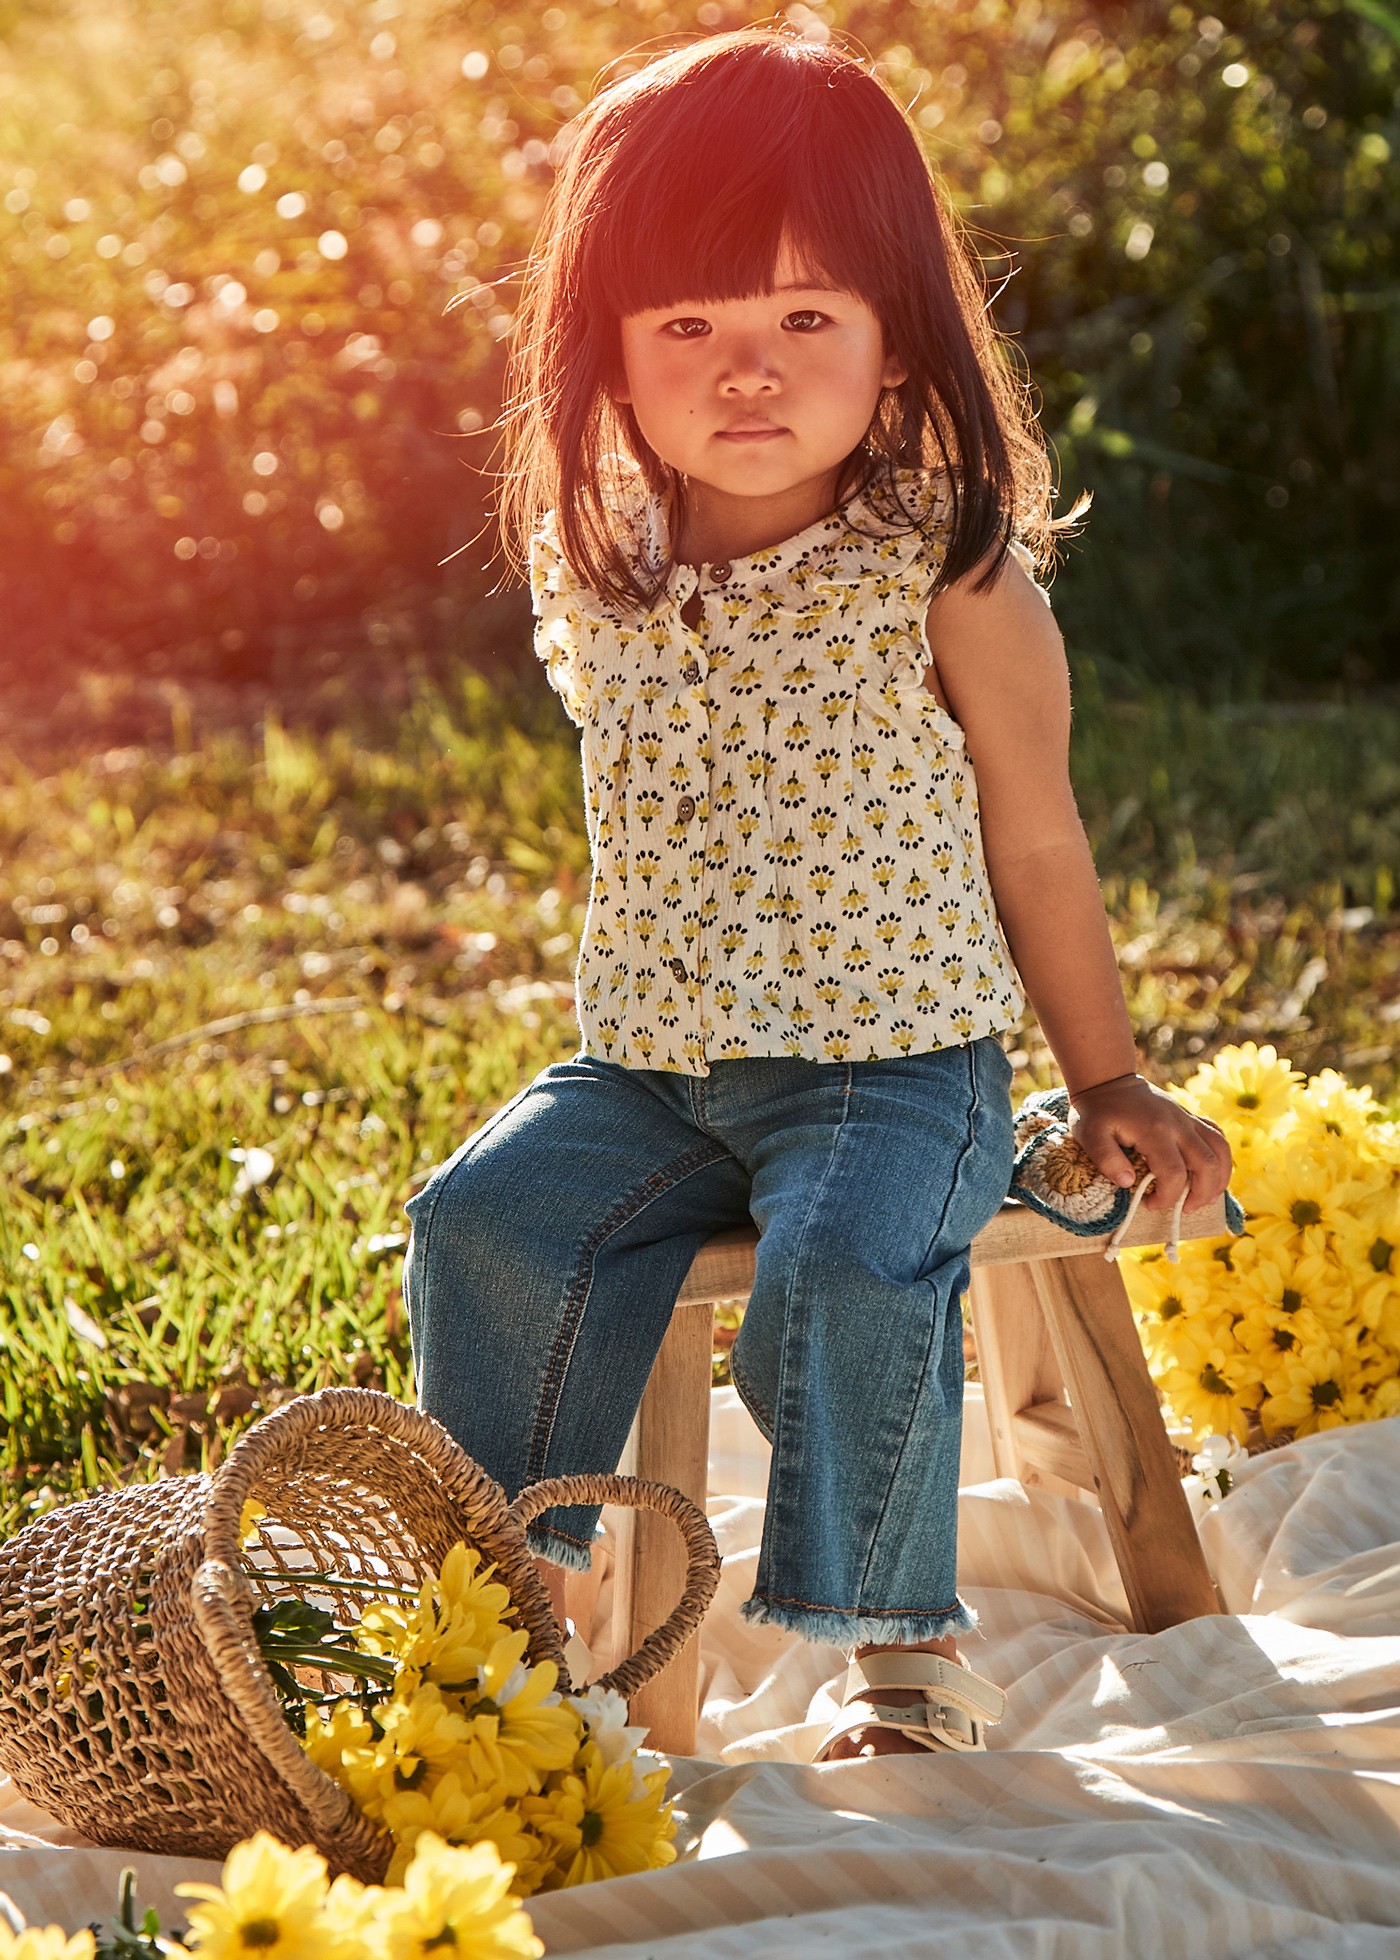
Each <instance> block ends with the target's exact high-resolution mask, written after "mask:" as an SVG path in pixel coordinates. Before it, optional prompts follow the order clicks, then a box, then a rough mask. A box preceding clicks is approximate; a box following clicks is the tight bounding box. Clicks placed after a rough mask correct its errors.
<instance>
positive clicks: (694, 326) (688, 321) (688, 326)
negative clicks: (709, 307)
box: [663, 317, 710, 340]
mask: <svg viewBox="0 0 1400 1960" xmlns="http://www.w3.org/2000/svg"><path fill="white" fill-rule="evenodd" d="M663 331H664V332H665V333H668V334H670V335H671V337H672V339H674V340H699V339H701V338H702V337H703V336H704V335H705V334H707V333H708V332H709V331H710V323H709V321H708V320H697V319H695V318H693V317H686V318H683V319H679V320H668V321H667V322H666V325H665V327H664V329H663Z"/></svg>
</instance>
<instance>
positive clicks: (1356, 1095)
mask: <svg viewBox="0 0 1400 1960" xmlns="http://www.w3.org/2000/svg"><path fill="white" fill-rule="evenodd" d="M1379 1113H1380V1112H1379V1111H1378V1109H1377V1107H1376V1100H1375V1097H1374V1096H1373V1095H1372V1094H1371V1091H1370V1090H1369V1089H1354V1088H1353V1087H1352V1085H1351V1084H1350V1083H1349V1082H1348V1081H1347V1079H1346V1077H1345V1076H1344V1075H1339V1074H1338V1073H1337V1071H1336V1069H1334V1068H1325V1069H1323V1070H1322V1072H1321V1074H1320V1075H1314V1076H1312V1077H1310V1079H1309V1080H1308V1082H1307V1084H1306V1086H1305V1087H1304V1088H1302V1089H1300V1090H1299V1092H1298V1094H1297V1095H1296V1096H1295V1097H1294V1100H1293V1114H1294V1117H1295V1119H1296V1121H1297V1123H1298V1126H1299V1128H1300V1129H1302V1130H1304V1131H1306V1130H1309V1129H1313V1130H1318V1131H1321V1132H1325V1133H1326V1134H1327V1135H1329V1136H1336V1137H1342V1138H1344V1139H1345V1140H1346V1141H1347V1142H1348V1143H1349V1144H1352V1145H1353V1146H1354V1145H1355V1144H1357V1143H1359V1142H1360V1141H1361V1139H1362V1138H1363V1137H1365V1136H1366V1134H1367V1132H1368V1130H1369V1129H1370V1127H1371V1123H1372V1120H1373V1118H1374V1117H1375V1116H1377V1115H1379Z"/></svg>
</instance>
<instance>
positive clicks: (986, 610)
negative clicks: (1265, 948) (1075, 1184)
mask: <svg viewBox="0 0 1400 1960" xmlns="http://www.w3.org/2000/svg"><path fill="white" fill-rule="evenodd" d="M974 581H975V574H973V575H969V577H968V578H966V579H963V580H960V581H959V583H958V584H957V585H956V586H954V587H952V588H951V589H950V590H948V591H946V592H942V593H940V594H938V595H937V597H936V598H935V599H934V600H933V602H932V604H931V605H930V607H929V612H928V636H929V646H930V648H931V649H932V652H933V656H934V667H933V669H932V670H931V671H930V673H929V675H928V677H927V679H928V682H929V685H930V686H931V687H932V690H933V692H934V693H936V694H937V695H938V697H939V698H940V700H942V701H943V702H944V704H945V706H946V707H947V708H948V709H949V712H950V713H951V714H952V715H953V716H954V717H955V719H956V720H957V721H958V722H959V723H960V724H961V726H962V729H963V733H964V736H965V739H966V742H967V753H968V756H969V758H970V760H971V762H972V765H973V768H974V770H975V772H976V776H977V790H978V805H979V811H980V816H981V824H982V840H983V847H984V849H985V851H986V857H987V870H988V873H989V875H990V878H991V882H992V893H993V896H994V898H995V900H996V906H997V911H998V914H999V915H1000V918H1001V922H1002V926H1003V928H1004V929H1005V932H1006V937H1007V943H1008V944H1009V946H1010V948H1011V954H1012V957H1013V959H1014V960H1015V962H1016V966H1017V968H1018V970H1019V972H1020V975H1021V978H1022V980H1023V981H1024V982H1025V986H1026V992H1027V994H1028V995H1029V997H1030V1002H1031V1005H1032V1007H1033V1008H1034V1009H1035V1013H1036V1017H1037V1019H1038V1020H1039V1022H1040V1025H1041V1028H1042V1029H1043V1031H1044V1034H1045V1038H1046V1040H1047V1041H1048V1042H1049V1044H1050V1049H1051V1052H1052V1054H1053V1055H1054V1057H1055V1060H1056V1062H1057V1064H1058V1065H1059V1069H1060V1073H1061V1074H1062V1075H1063V1077H1064V1079H1065V1085H1066V1087H1067V1088H1068V1090H1069V1092H1070V1098H1071V1101H1072V1102H1073V1103H1074V1105H1075V1129H1076V1134H1077V1135H1078V1137H1079V1140H1080V1142H1081V1143H1082V1144H1083V1145H1084V1147H1085V1149H1086V1150H1088V1152H1089V1154H1090V1155H1091V1156H1092V1157H1093V1159H1094V1161H1095V1162H1096V1163H1097V1164H1098V1165H1099V1167H1100V1169H1101V1170H1103V1172H1104V1173H1105V1175H1107V1176H1109V1177H1111V1178H1113V1179H1114V1181H1115V1182H1117V1183H1121V1184H1130V1183H1132V1182H1133V1177H1134V1173H1133V1169H1132V1166H1131V1164H1130V1163H1129V1161H1128V1159H1127V1157H1126V1156H1125V1154H1124V1150H1125V1147H1126V1146H1127V1145H1129V1144H1131V1145H1133V1146H1135V1147H1136V1148H1137V1149H1138V1150H1140V1151H1141V1153H1142V1155H1143V1156H1144V1157H1145V1158H1146V1160H1147V1162H1148V1164H1149V1166H1150V1167H1151V1169H1152V1170H1153V1172H1154V1173H1155V1177H1156V1183H1155V1186H1154V1189H1153V1192H1152V1194H1151V1196H1150V1197H1149V1198H1148V1199H1147V1200H1146V1202H1147V1204H1148V1205H1149V1206H1151V1207H1154V1208H1158V1209H1160V1208H1162V1207H1164V1206H1166V1205H1170V1204H1172V1203H1174V1202H1175V1200H1176V1198H1177V1197H1178V1195H1179V1194H1180V1193H1181V1191H1182V1190H1183V1189H1184V1188H1185V1185H1186V1182H1187V1180H1188V1179H1189V1181H1190V1185H1191V1194H1192V1201H1193V1202H1194V1203H1200V1204H1206V1203H1209V1202H1210V1201H1211V1200H1212V1199H1214V1198H1216V1197H1218V1196H1219V1194H1220V1192H1221V1191H1222V1190H1223V1189H1224V1187H1225V1183H1226V1180H1227V1179H1228V1177H1229V1171H1230V1153H1229V1147H1228V1145H1227V1144H1226V1143H1225V1139H1224V1136H1223V1134H1222V1133H1221V1131H1220V1130H1219V1129H1218V1128H1217V1127H1216V1125H1215V1124H1213V1123H1207V1122H1204V1121H1203V1120H1202V1119H1200V1118H1198V1117H1194V1116H1191V1115H1190V1114H1188V1112H1187V1111H1185V1110H1183V1109H1182V1108H1181V1107H1180V1105H1179V1104H1178V1103H1176V1102H1174V1101H1173V1100H1172V1098H1171V1097H1170V1096H1167V1095H1165V1094H1164V1093H1163V1092H1162V1091H1161V1090H1158V1089H1154V1088H1152V1087H1151V1086H1150V1085H1149V1084H1148V1083H1146V1082H1143V1081H1142V1080H1141V1079H1140V1078H1138V1077H1136V1076H1135V1075H1134V1073H1133V1072H1134V1071H1135V1070H1136V1068H1137V1055H1136V1052H1135V1048H1134V1043H1133V1033H1132V1026H1131V1023H1130V1022H1129V1020H1128V1013H1127V1008H1126V1007H1125V1005H1124V1002H1123V990H1122V986H1121V984H1120V982H1119V978H1118V966H1117V961H1116V959H1115V957H1114V952H1113V942H1112V940H1111V939H1110V937H1109V932H1108V921H1107V919H1106V918H1105V916H1104V909H1103V899H1102V897H1101V895H1100V892H1099V882H1098V874H1097V872H1096V871H1095V869H1094V861H1093V856H1092V854H1091V852H1090V850H1089V841H1088V839H1087V837H1086V836H1085V834H1084V826H1083V823H1082V822H1081V820H1080V816H1079V811H1078V809H1077V808H1076V806H1075V801H1074V792H1073V790H1072V788H1071V786H1070V778H1069V725H1070V698H1069V670H1068V667H1067V665H1066V662H1065V655H1064V644H1063V642H1062V640H1061V638H1060V634H1059V629H1058V628H1057V627H1056V625H1055V622H1054V619H1053V617H1052V616H1051V613H1050V609H1049V607H1048V606H1047V605H1046V604H1045V601H1044V599H1043V598H1042V597H1041V595H1040V593H1039V592H1038V590H1037V589H1036V587H1035V585H1034V584H1033V582H1032V581H1031V580H1030V579H1029V578H1028V577H1027V575H1026V573H1025V572H1024V571H1022V569H1021V567H1020V566H1019V565H1018V564H1017V563H1016V562H1015V560H1014V559H1010V558H1008V559H1007V560H1006V561H1005V563H1004V564H1003V566H1002V568H1001V571H1000V573H999V574H998V576H997V578H996V580H995V582H994V583H993V585H992V586H991V587H990V588H989V589H988V590H987V591H986V592H982V593H974V592H973V591H972V589H971V588H972V585H973V583H974ZM1121 1077H1129V1078H1130V1079H1129V1080H1126V1081H1121V1080H1115V1078H1121ZM1099 1084H1106V1085H1109V1086H1105V1087H1103V1088H1099V1087H1097V1085H1099Z"/></svg>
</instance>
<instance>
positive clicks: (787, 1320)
mask: <svg viewBox="0 0 1400 1960" xmlns="http://www.w3.org/2000/svg"><path fill="white" fill-rule="evenodd" d="M840 1066H841V1067H842V1068H843V1069H844V1071H845V1077H846V1079H845V1084H844V1091H843V1095H842V1099H841V1115H840V1119H839V1120H838V1121H837V1122H836V1123H835V1124H834V1125H833V1126H832V1131H831V1148H830V1150H829V1152H828V1153H827V1160H826V1167H825V1169H824V1170H823V1171H822V1174H821V1176H820V1178H819V1179H818V1180H817V1181H816V1183H815V1185H814V1186H813V1189H812V1196H811V1200H810V1202H809V1203H808V1206H807V1210H806V1212H805V1213H804V1215H803V1219H802V1228H801V1230H800V1232H799V1233H798V1235H797V1251H796V1253H795V1255H794V1257H793V1259H792V1263H791V1264H790V1266H789V1267H788V1277H787V1286H786V1289H785V1291H784V1298H783V1331H782V1345H781V1348H780V1357H781V1358H780V1360H779V1364H778V1386H777V1390H776V1392H775V1394H774V1397H773V1405H774V1406H773V1422H772V1428H773V1439H774V1447H775V1449H776V1447H777V1443H778V1418H779V1416H780V1414H781V1412H782V1406H783V1388H784V1384H785V1381H786V1377H787V1373H788V1368H789V1365H790V1362H791V1355H792V1341H791V1338H790V1336H791V1329H792V1303H793V1295H794V1293H795V1292H796V1290H797V1274H798V1269H799V1267H800V1266H801V1264H802V1248H803V1244H804V1241H805V1239H806V1235H807V1230H808V1227H809V1226H810V1225H811V1222H812V1219H813V1216H814V1215H815V1213H816V1210H817V1206H818V1204H819V1203H820V1202H821V1199H822V1196H823V1194H824V1193H825V1191H826V1187H827V1183H828V1181H829V1179H830V1178H831V1175H832V1172H833V1171H834V1169H835V1166H836V1152H837V1149H838V1147H839V1145H840V1142H841V1138H842V1136H843V1135H844V1134H845V1129H846V1123H847V1121H848V1119H849V1117H850V1113H851V1064H850V1063H849V1062H843V1063H841V1065H840ZM765 1535H766V1534H765ZM763 1563H764V1562H763V1560H762V1559H760V1564H759V1570H760V1571H762V1567H763Z"/></svg>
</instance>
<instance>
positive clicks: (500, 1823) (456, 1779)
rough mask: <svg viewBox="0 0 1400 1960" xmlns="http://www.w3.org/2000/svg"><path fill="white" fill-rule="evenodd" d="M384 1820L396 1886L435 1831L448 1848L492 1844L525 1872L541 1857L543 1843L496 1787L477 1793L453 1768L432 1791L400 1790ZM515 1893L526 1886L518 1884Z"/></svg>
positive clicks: (388, 1805)
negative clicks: (415, 1853) (422, 1843)
mask: <svg viewBox="0 0 1400 1960" xmlns="http://www.w3.org/2000/svg"><path fill="white" fill-rule="evenodd" d="M383 1822H384V1825H385V1828H386V1829H387V1830H389V1831H391V1832H392V1833H393V1836H394V1841H395V1851H394V1856H393V1859H392V1860H391V1862H390V1865H389V1870H388V1874H387V1877H388V1881H389V1883H390V1884H391V1885H397V1884H399V1883H400V1882H401V1880H402V1877H403V1873H404V1870H405V1868H406V1867H407V1865H408V1863H409V1860H410V1859H411V1857H412V1856H413V1849H414V1846H415V1845H416V1844H417V1843H418V1841H419V1839H420V1838H422V1837H424V1836H426V1835H427V1834H429V1833H431V1834H432V1835H433V1836H435V1837H440V1838H442V1839H444V1840H445V1841H446V1842H447V1843H448V1844H479V1843H481V1841H482V1840H483V1839H486V1838H489V1839H490V1841H491V1842H492V1844H494V1845H495V1847H496V1849H497V1850H498V1851H499V1852H500V1854H501V1856H502V1857H503V1858H506V1859H508V1860H509V1861H510V1863H511V1864H513V1865H514V1866H515V1867H516V1869H517V1872H521V1871H523V1870H524V1868H526V1867H527V1866H529V1865H530V1864H531V1863H532V1862H534V1861H535V1860H537V1859H538V1858H539V1857H540V1845H539V1842H538V1840H537V1839H536V1838H534V1837H533V1836H532V1835H531V1834H530V1832H529V1830H528V1829H527V1828H526V1826H525V1823H524V1820H523V1819H522V1818H521V1815H520V1812H519V1811H518V1810H515V1809H513V1808H512V1807H511V1805H510V1804H508V1803H507V1802H506V1801H505V1796H504V1792H503V1791H501V1790H500V1789H499V1788H496V1789H483V1790H476V1789H473V1788H472V1787H471V1786H470V1785H469V1784H467V1783H464V1782H463V1780H462V1778H461V1776H460V1775H459V1774H458V1772H457V1771H456V1770H448V1771H447V1773H446V1774H445V1775H444V1776H443V1777H441V1778H440V1779H439V1780H438V1782H437V1783H436V1784H435V1785H434V1787H433V1789H432V1790H431V1791H428V1792H424V1791H422V1790H401V1791H398V1792H396V1794H395V1795H394V1796H392V1797H390V1798H388V1799H387V1801H386V1802H385V1805H384V1816H383ZM515 1889H516V1891H517V1892H519V1891H523V1890H525V1889H526V1888H525V1887H524V1886H521V1885H517V1886H516V1888H515Z"/></svg>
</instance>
